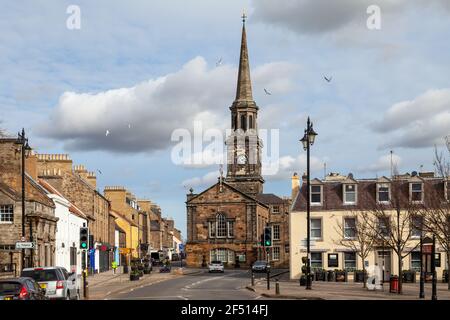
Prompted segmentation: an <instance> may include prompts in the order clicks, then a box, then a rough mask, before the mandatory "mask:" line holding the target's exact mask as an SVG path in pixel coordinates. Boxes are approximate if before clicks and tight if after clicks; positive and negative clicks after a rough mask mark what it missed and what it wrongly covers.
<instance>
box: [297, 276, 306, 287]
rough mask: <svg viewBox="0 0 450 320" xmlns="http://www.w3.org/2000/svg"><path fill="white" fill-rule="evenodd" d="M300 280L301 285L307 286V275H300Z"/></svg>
mask: <svg viewBox="0 0 450 320" xmlns="http://www.w3.org/2000/svg"><path fill="white" fill-rule="evenodd" d="M299 282H300V286H302V287H305V286H306V275H302V276H300V279H299Z"/></svg>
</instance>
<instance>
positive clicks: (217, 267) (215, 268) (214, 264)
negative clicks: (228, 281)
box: [208, 261, 225, 273]
mask: <svg viewBox="0 0 450 320" xmlns="http://www.w3.org/2000/svg"><path fill="white" fill-rule="evenodd" d="M208 272H222V273H224V272H225V268H224V266H223V262H222V261H211V263H210V264H209V266H208Z"/></svg>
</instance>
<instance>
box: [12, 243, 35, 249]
mask: <svg viewBox="0 0 450 320" xmlns="http://www.w3.org/2000/svg"><path fill="white" fill-rule="evenodd" d="M34 246H35V245H34V242H16V249H34Z"/></svg>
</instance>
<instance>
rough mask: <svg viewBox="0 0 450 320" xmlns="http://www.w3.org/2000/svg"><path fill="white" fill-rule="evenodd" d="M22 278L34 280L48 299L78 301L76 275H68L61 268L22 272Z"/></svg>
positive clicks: (38, 268)
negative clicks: (43, 290)
mask: <svg viewBox="0 0 450 320" xmlns="http://www.w3.org/2000/svg"><path fill="white" fill-rule="evenodd" d="M21 276H22V277H30V278H32V279H34V280H35V281H36V282H37V283H38V284H39V285H40V286H41V288H42V289H45V295H46V296H47V297H48V298H49V299H63V300H78V299H79V290H78V283H77V276H76V273H68V272H67V270H66V269H65V268H63V267H37V268H25V269H23V270H22V274H21Z"/></svg>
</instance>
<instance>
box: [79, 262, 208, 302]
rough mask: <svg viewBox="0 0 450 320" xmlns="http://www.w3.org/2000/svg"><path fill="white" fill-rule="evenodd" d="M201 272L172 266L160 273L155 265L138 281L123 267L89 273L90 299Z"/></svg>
mask: <svg viewBox="0 0 450 320" xmlns="http://www.w3.org/2000/svg"><path fill="white" fill-rule="evenodd" d="M200 272H201V270H197V269H186V268H172V272H170V273H159V268H158V267H153V271H152V272H151V273H150V274H144V276H143V277H141V278H140V279H139V280H137V281H130V278H129V277H130V275H129V274H127V273H123V270H122V268H118V269H117V270H116V273H113V271H112V270H110V271H106V272H102V273H97V274H94V275H89V276H88V278H87V282H88V300H104V299H108V297H110V296H113V295H117V294H125V293H127V292H131V291H133V290H135V289H138V288H142V287H145V286H150V285H153V284H156V283H159V282H162V281H166V280H171V279H176V278H180V277H183V276H186V275H190V274H196V273H200ZM80 296H81V299H84V298H83V296H84V294H83V285H82V282H81V289H80Z"/></svg>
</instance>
